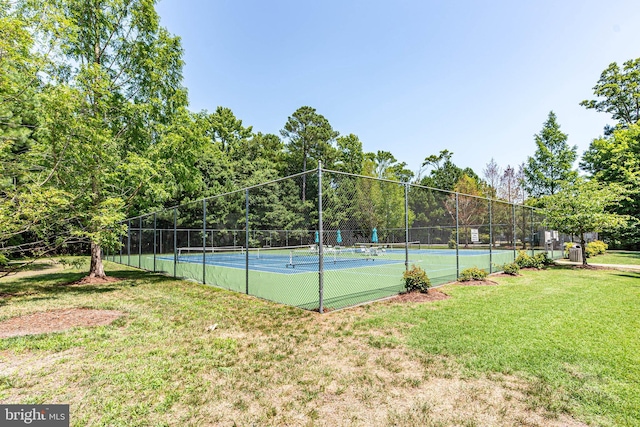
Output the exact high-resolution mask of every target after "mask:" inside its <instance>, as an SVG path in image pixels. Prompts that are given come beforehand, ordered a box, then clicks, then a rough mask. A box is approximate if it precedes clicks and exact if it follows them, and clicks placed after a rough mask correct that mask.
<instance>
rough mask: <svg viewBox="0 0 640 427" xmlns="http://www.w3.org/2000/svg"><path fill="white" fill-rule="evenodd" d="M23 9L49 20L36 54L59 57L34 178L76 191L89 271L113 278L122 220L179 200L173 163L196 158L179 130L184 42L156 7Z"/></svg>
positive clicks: (120, 1) (69, 2) (120, 3)
mask: <svg viewBox="0 0 640 427" xmlns="http://www.w3.org/2000/svg"><path fill="white" fill-rule="evenodd" d="M20 8H21V10H22V11H24V15H25V16H38V17H40V18H42V19H44V21H43V22H42V25H39V26H36V27H34V28H35V33H34V40H38V41H39V43H40V44H41V45H36V46H35V48H36V50H38V49H40V50H46V49H49V48H50V49H51V50H53V51H55V55H52V57H53V58H55V61H54V63H53V65H54V66H53V67H52V68H51V69H50V70H49V72H48V74H47V75H46V76H43V77H41V82H42V84H43V89H42V92H41V94H40V96H39V98H38V101H39V105H40V108H41V110H40V112H39V113H40V115H39V117H38V126H37V129H36V130H35V132H34V143H33V146H32V147H31V149H30V155H31V156H32V157H33V160H32V165H33V166H32V169H31V170H32V171H34V172H33V173H32V174H31V177H30V179H31V182H33V183H34V184H37V185H39V186H40V187H42V188H53V189H57V190H60V191H63V192H64V193H65V194H66V196H67V198H68V206H69V209H70V210H69V212H68V214H69V218H71V219H72V220H71V221H69V230H70V231H71V232H72V234H73V235H74V236H76V237H78V238H81V239H84V240H86V241H88V242H90V244H91V265H90V271H89V274H90V276H96V277H103V276H104V275H105V274H104V268H103V266H102V261H101V258H100V252H101V249H102V247H105V246H106V247H113V246H115V245H116V244H117V238H118V232H119V230H118V228H117V227H116V226H115V224H116V223H117V221H118V220H120V219H122V218H123V217H124V216H125V215H126V214H127V213H129V212H131V210H132V209H134V207H136V208H137V209H138V210H144V209H145V207H146V208H151V207H155V206H158V205H159V204H161V203H162V201H164V200H166V199H167V198H169V197H170V196H171V191H172V190H174V189H175V184H173V182H175V180H176V179H177V178H179V176H172V174H171V170H170V169H167V168H165V163H166V162H167V156H168V155H171V156H173V161H172V163H173V164H174V165H175V166H176V168H175V169H176V170H180V167H179V166H177V165H178V164H179V163H180V161H179V160H177V159H179V158H183V159H184V158H186V159H190V158H191V157H190V156H191V153H192V152H193V149H192V147H191V146H189V145H188V143H189V142H190V141H189V140H187V139H185V137H184V134H183V133H182V132H181V129H180V127H181V125H180V124H178V125H176V124H175V120H176V116H177V115H178V116H182V117H183V118H185V117H188V112H187V111H186V101H187V97H186V90H185V89H184V88H183V87H182V85H181V81H182V59H181V58H182V48H181V46H180V41H179V39H178V38H177V37H174V36H172V35H171V34H169V33H168V32H167V30H166V29H164V28H162V27H160V26H159V25H158V22H159V17H158V15H157V13H156V12H155V10H154V6H153V2H149V1H146V0H132V1H125V0H105V1H102V2H99V3H95V2H85V1H80V0H61V1H59V2H54V3H50V2H46V3H42V2H35V1H23V2H21V4H20ZM186 120H187V122H188V121H189V119H188V118H187V119H186ZM183 121H184V120H183ZM182 171H183V172H184V169H182ZM182 178H185V177H184V176H183V177H182Z"/></svg>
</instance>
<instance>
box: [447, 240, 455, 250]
mask: <svg viewBox="0 0 640 427" xmlns="http://www.w3.org/2000/svg"><path fill="white" fill-rule="evenodd" d="M447 246H448V247H449V249H455V247H456V241H455V240H453V239H450V240H449V243H447Z"/></svg>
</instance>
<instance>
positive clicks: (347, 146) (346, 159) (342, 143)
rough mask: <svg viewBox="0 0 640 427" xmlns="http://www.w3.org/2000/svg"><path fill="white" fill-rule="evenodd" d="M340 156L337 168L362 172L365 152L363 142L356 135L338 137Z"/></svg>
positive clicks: (356, 172) (350, 171) (354, 172)
mask: <svg viewBox="0 0 640 427" xmlns="http://www.w3.org/2000/svg"><path fill="white" fill-rule="evenodd" d="M336 143H337V146H338V151H339V153H340V154H339V156H338V161H337V162H336V165H335V167H336V169H337V170H339V171H341V172H347V173H353V174H361V173H362V163H363V162H364V152H363V151H362V142H361V141H360V139H359V138H358V137H357V136H356V135H354V134H352V133H351V134H349V135H346V136H339V137H338V138H337V139H336Z"/></svg>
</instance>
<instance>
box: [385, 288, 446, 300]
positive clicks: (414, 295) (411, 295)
mask: <svg viewBox="0 0 640 427" xmlns="http://www.w3.org/2000/svg"><path fill="white" fill-rule="evenodd" d="M447 298H451V297H450V296H449V295H447V294H445V293H444V292H442V291H439V290H437V289H429V292H428V293H422V292H406V293H404V294H400V295H398V296H395V297H393V298H391V299H389V300H388V301H389V302H428V301H440V300H443V299H447Z"/></svg>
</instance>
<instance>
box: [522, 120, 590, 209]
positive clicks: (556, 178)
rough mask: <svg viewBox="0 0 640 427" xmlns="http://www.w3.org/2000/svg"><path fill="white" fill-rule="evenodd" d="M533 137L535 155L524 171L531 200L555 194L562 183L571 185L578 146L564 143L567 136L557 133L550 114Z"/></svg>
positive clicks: (558, 127) (574, 175)
mask: <svg viewBox="0 0 640 427" xmlns="http://www.w3.org/2000/svg"><path fill="white" fill-rule="evenodd" d="M534 138H535V142H536V147H537V148H536V152H535V154H534V155H533V157H529V158H528V159H527V164H526V166H525V168H524V174H525V178H526V183H525V188H526V191H527V193H529V195H530V196H532V197H541V196H545V195H550V194H555V193H557V192H558V190H559V189H560V184H561V183H562V182H564V181H566V182H572V181H573V180H575V179H576V177H577V176H578V172H577V171H576V170H574V169H573V164H574V163H575V161H576V159H577V157H578V155H577V150H578V147H577V146H575V145H574V146H573V147H570V146H569V144H567V134H565V133H562V131H560V125H559V124H558V122H557V120H556V115H555V113H554V112H553V111H551V112H550V113H549V117H548V118H547V121H546V122H544V125H543V127H542V130H541V131H540V133H539V134H536V135H535V136H534Z"/></svg>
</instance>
